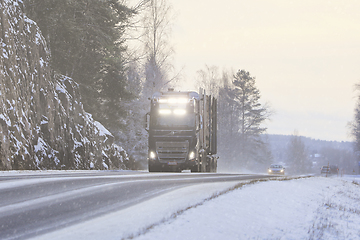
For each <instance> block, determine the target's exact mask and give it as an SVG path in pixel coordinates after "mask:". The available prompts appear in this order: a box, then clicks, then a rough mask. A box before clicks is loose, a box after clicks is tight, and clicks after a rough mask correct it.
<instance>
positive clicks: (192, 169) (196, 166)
mask: <svg viewBox="0 0 360 240" xmlns="http://www.w3.org/2000/svg"><path fill="white" fill-rule="evenodd" d="M190 170H191V172H199V165H195V166H193V167H191V169H190Z"/></svg>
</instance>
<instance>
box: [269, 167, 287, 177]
mask: <svg viewBox="0 0 360 240" xmlns="http://www.w3.org/2000/svg"><path fill="white" fill-rule="evenodd" d="M268 173H269V174H282V175H284V174H285V168H284V167H283V166H282V165H280V164H271V165H270V167H269V168H268Z"/></svg>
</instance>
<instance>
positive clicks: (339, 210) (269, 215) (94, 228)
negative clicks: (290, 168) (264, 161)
mask: <svg viewBox="0 0 360 240" xmlns="http://www.w3.org/2000/svg"><path fill="white" fill-rule="evenodd" d="M245 183H246V182H245ZM359 184H360V176H347V177H344V178H340V177H334V178H325V177H312V178H300V179H294V180H287V181H261V182H255V183H250V184H249V183H248V184H245V185H244V182H243V183H241V184H240V185H239V186H240V187H238V188H237V189H235V190H232V191H226V190H227V189H229V188H231V187H233V186H234V185H235V183H221V184H205V185H201V186H192V187H186V188H183V189H181V190H179V191H175V192H171V193H167V194H164V195H162V196H160V197H157V198H155V199H152V200H150V201H148V202H145V203H142V204H139V205H136V206H134V207H132V208H130V209H126V210H123V211H119V212H115V213H113V214H111V215H107V216H103V217H100V218H97V219H94V220H91V221H88V222H84V223H81V224H78V225H74V226H72V227H69V228H66V229H63V230H59V231H57V232H53V233H49V234H47V235H44V236H40V237H38V238H36V239H129V238H131V239H138V240H140V239H141V240H145V239H146V240H148V239H151V240H152V239H175V240H176V239H181V240H183V239H194V240H195V239H196V240H198V239H360V229H359V224H360V205H359V200H360V191H359V190H360V185H359ZM224 191H225V193H224ZM214 196H217V197H214Z"/></svg>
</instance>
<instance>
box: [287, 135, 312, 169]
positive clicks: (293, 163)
mask: <svg viewBox="0 0 360 240" xmlns="http://www.w3.org/2000/svg"><path fill="white" fill-rule="evenodd" d="M286 162H287V164H289V166H290V169H291V170H290V171H291V172H292V173H308V172H309V170H310V168H311V163H310V161H309V160H308V154H307V151H306V148H305V144H304V142H303V141H302V140H301V137H300V136H299V135H298V133H297V131H295V132H294V134H293V135H292V137H291V139H290V142H289V145H288V148H287V161H286Z"/></svg>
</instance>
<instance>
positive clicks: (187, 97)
mask: <svg viewBox="0 0 360 240" xmlns="http://www.w3.org/2000/svg"><path fill="white" fill-rule="evenodd" d="M207 98H209V96H206V95H205V94H198V93H197V92H194V91H188V92H175V91H173V90H169V91H168V92H156V93H154V94H153V96H152V97H151V98H150V100H151V103H150V104H151V105H150V112H149V113H148V114H147V115H146V130H147V131H148V132H149V141H148V146H149V151H148V166H149V172H162V171H175V172H178V171H182V170H185V169H189V170H191V171H192V172H200V171H203V172H205V171H207V170H209V171H210V170H211V171H214V166H210V165H209V166H207V165H208V164H211V163H208V161H210V162H211V161H215V160H211V159H210V160H209V159H208V158H209V156H208V155H209V154H210V155H212V154H214V153H211V152H210V151H209V150H210V147H209V144H210V140H211V139H210V138H214V137H215V138H216V134H206V132H209V130H210V129H209V127H206V126H204V124H205V123H207V124H212V125H213V126H215V124H214V123H213V121H215V123H216V118H214V117H212V115H214V111H209V110H210V109H209V107H211V98H210V102H208V103H207V105H209V107H207V108H206V107H205V108H204V101H205V100H206V99H207ZM215 103H216V101H215ZM212 104H214V103H212ZM206 109H207V110H206ZM215 110H216V108H215ZM215 112H216V111H215ZM205 115H208V116H205ZM215 115H216V114H215ZM213 126H212V127H211V129H213ZM205 129H206V130H205ZM209 133H210V132H209ZM212 140H213V139H212ZM213 145H214V144H213ZM213 150H214V149H213ZM213 152H214V151H213ZM210 158H211V157H210ZM212 165H214V163H212ZM215 168H216V167H215Z"/></svg>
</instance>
